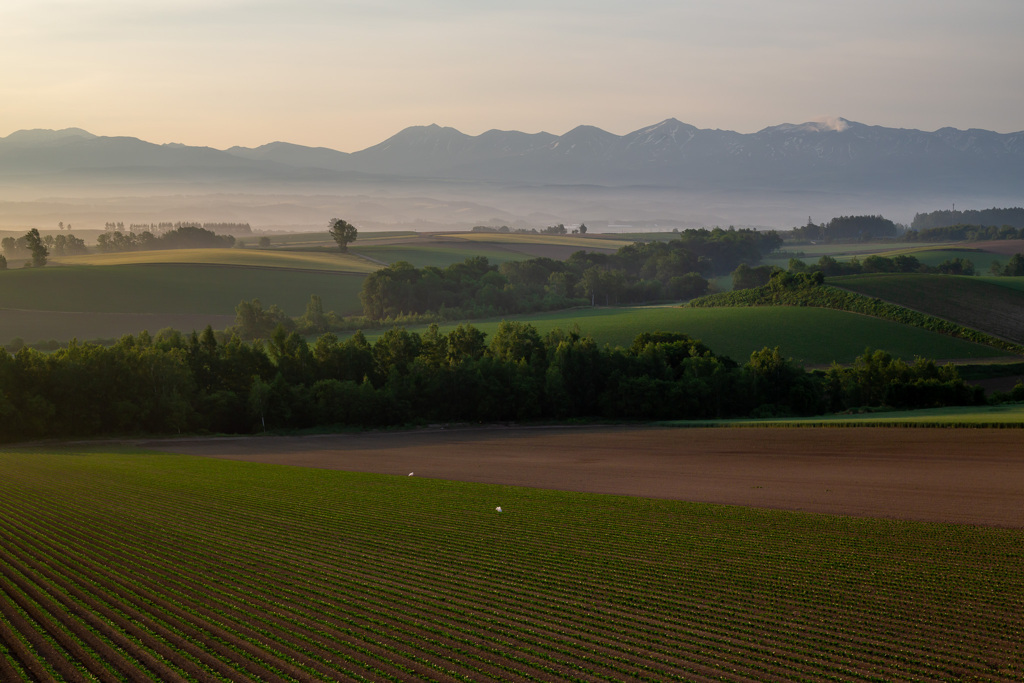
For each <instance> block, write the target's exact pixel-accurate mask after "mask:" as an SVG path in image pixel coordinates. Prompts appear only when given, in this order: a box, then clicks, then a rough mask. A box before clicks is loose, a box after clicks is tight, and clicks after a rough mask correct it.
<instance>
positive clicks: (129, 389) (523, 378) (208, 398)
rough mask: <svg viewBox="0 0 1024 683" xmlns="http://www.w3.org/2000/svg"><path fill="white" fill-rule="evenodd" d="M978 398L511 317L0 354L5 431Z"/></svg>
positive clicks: (337, 423) (603, 414) (950, 378)
mask: <svg viewBox="0 0 1024 683" xmlns="http://www.w3.org/2000/svg"><path fill="white" fill-rule="evenodd" d="M982 402H984V396H983V392H982V390H981V389H980V388H978V387H971V386H968V385H967V384H965V383H964V381H963V380H962V379H961V378H960V377H959V375H958V373H957V370H956V369H955V368H954V367H953V366H952V365H947V366H943V367H938V366H936V364H935V363H934V362H931V361H926V360H920V359H919V360H918V361H916V362H915V363H914V364H912V365H908V364H907V363H906V362H904V361H902V360H899V359H894V358H893V357H892V356H891V355H889V354H887V353H885V352H883V351H877V352H873V353H866V354H865V355H864V356H862V357H861V358H859V359H858V361H857V362H856V363H855V364H854V365H853V366H852V367H848V368H842V367H839V366H833V367H832V368H831V369H830V370H828V371H827V372H815V373H809V372H806V371H805V370H804V369H803V368H801V367H800V366H798V365H796V364H795V363H794V362H792V361H789V360H787V359H785V358H784V357H782V355H781V354H780V353H779V350H778V348H775V349H768V348H765V349H762V350H761V351H757V352H754V353H753V354H751V356H750V358H749V360H747V362H745V363H744V364H743V365H739V364H737V363H736V362H734V361H732V360H731V359H729V358H726V357H723V356H719V355H717V354H715V353H714V352H713V351H711V349H709V348H708V347H706V346H705V345H704V344H702V343H700V342H699V341H697V340H694V339H692V338H690V337H688V336H687V335H685V334H672V333H658V332H653V333H643V334H640V335H638V336H637V337H636V339H635V340H634V342H633V344H632V345H631V346H630V347H629V348H621V347H619V348H614V349H612V348H609V347H603V348H601V347H598V345H597V344H596V343H595V342H594V341H593V339H590V338H588V337H583V336H581V335H579V334H578V333H575V332H568V333H567V332H564V331H561V330H554V331H552V332H550V333H548V334H547V335H546V336H545V337H544V338H541V336H540V334H539V333H538V332H537V330H536V328H534V327H533V326H532V325H527V324H524V323H520V322H504V323H502V324H501V325H500V326H499V327H498V329H497V331H496V332H495V333H494V335H493V337H492V338H491V339H490V341H489V342H488V341H487V340H486V335H485V334H484V333H483V332H481V331H480V330H478V329H476V328H474V327H472V326H462V325H460V326H459V327H457V328H455V329H454V330H452V331H450V332H449V333H447V334H441V333H440V332H439V331H438V329H437V328H436V327H432V328H431V329H430V330H428V332H427V333H426V334H424V335H419V334H416V333H412V332H409V331H407V330H404V329H392V330H389V331H387V332H386V333H384V334H383V335H382V336H381V337H380V338H379V339H378V340H377V341H376V342H375V343H374V344H373V345H372V346H371V345H370V344H369V343H368V342H367V341H366V339H365V337H364V336H363V335H362V334H361V333H357V334H356V335H354V336H353V337H352V338H350V339H348V340H346V341H344V342H340V341H339V340H338V339H337V337H335V336H334V335H333V334H325V335H323V336H321V337H320V338H319V339H318V340H317V341H316V343H315V344H314V345H312V346H311V345H309V344H308V343H307V342H306V341H305V340H304V338H303V337H302V336H300V335H299V334H298V333H295V332H292V333H288V332H287V331H286V330H285V329H284V327H278V329H277V330H276V331H275V332H274V334H273V335H272V336H271V338H270V339H269V340H267V341H266V342H262V341H257V342H254V343H252V344H246V343H243V342H241V341H240V340H239V339H238V338H237V337H233V338H232V339H231V340H230V341H228V342H227V343H219V342H218V341H217V337H216V335H215V334H214V333H213V330H212V329H211V328H209V327H208V328H206V330H205V331H204V332H203V333H202V334H196V333H193V334H192V335H190V336H182V335H181V334H180V333H177V332H173V331H167V332H165V333H162V334H159V335H158V336H157V337H156V338H152V337H151V336H149V335H148V334H142V335H139V336H126V337H124V338H122V339H121V340H120V341H119V342H118V343H117V344H115V345H114V346H112V347H101V346H97V345H92V344H76V343H73V344H71V345H69V346H68V347H67V348H63V349H60V350H58V351H56V352H54V353H52V354H44V353H41V352H38V351H35V350H33V349H31V348H22V349H21V350H20V351H18V352H17V354H15V355H14V356H11V355H10V354H8V353H5V352H4V353H0V437H2V438H4V439H19V438H21V439H29V438H39V437H77V436H92V435H117V434H168V433H185V432H188V433H197V432H214V433H252V432H257V431H264V430H275V429H276V430H281V429H306V428H334V427H343V426H355V427H379V426H391V425H409V424H418V423H434V422H494V421H509V420H514V421H530V420H534V421H535V420H548V421H557V420H576V419H613V420H649V419H689V418H717V417H741V416H751V417H767V416H773V415H812V414H818V413H822V412H828V411H837V410H843V409H847V408H850V407H860V406H881V405H888V406H893V407H896V408H913V407H931V406H943V405H971V404H977V403H982Z"/></svg>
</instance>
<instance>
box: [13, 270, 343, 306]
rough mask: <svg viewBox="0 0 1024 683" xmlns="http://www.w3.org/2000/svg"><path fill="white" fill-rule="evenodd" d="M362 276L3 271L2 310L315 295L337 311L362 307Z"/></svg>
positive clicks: (297, 301) (293, 300) (285, 301)
mask: <svg viewBox="0 0 1024 683" xmlns="http://www.w3.org/2000/svg"><path fill="white" fill-rule="evenodd" d="M362 281H363V276H362V275H355V274H348V273H339V272H330V271H291V270H287V269H282V268H237V267H231V266H215V265H213V266H204V265H170V264H167V265H127V266H80V267H65V268H42V269H33V268H26V269H22V270H12V271H8V272H6V273H3V274H0V285H2V287H0V308H10V309H30V310H43V311H90V312H98V313H176V314H184V313H213V314H233V313H234V310H235V306H236V305H238V302H239V301H242V300H243V299H246V300H248V299H253V298H258V299H260V300H261V301H262V302H263V303H264V305H268V306H269V305H270V304H277V305H279V306H281V307H282V308H283V309H284V310H285V311H286V312H288V313H289V314H290V315H301V314H302V313H303V312H304V311H305V309H306V303H308V302H309V297H310V295H312V294H317V295H319V296H320V297H321V298H322V299H323V301H324V307H325V308H326V309H328V310H335V311H338V312H339V313H343V312H344V313H348V312H353V311H359V310H361V307H360V306H359V304H358V301H359V289H360V287H361V286H362Z"/></svg>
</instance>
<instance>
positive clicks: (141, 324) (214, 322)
mask: <svg viewBox="0 0 1024 683" xmlns="http://www.w3.org/2000/svg"><path fill="white" fill-rule="evenodd" d="M234 323H235V316H234V314H231V315H216V314H212V313H207V314H202V313H78V312H66V311H12V310H3V309H0V344H8V343H10V342H11V341H12V340H14V339H21V340H22V341H23V342H25V343H28V344H36V343H38V342H48V341H51V340H52V341H56V342H58V343H64V342H67V341H69V340H71V339H73V338H74V339H78V340H79V341H94V340H97V339H98V340H107V339H117V338H118V337H121V336H123V335H126V334H138V333H139V332H142V331H143V330H145V331H147V332H149V333H150V334H156V333H157V332H158V331H159V330H162V329H165V328H168V327H170V328H171V329H175V330H178V331H180V332H183V333H185V334H188V333H190V332H192V331H193V330H196V331H202V330H203V329H204V328H205V327H206V326H207V325H209V326H211V327H212V328H213V329H215V330H223V329H224V328H226V327H228V326H229V325H233V324H234Z"/></svg>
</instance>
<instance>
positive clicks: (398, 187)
mask: <svg viewBox="0 0 1024 683" xmlns="http://www.w3.org/2000/svg"><path fill="white" fill-rule="evenodd" d="M953 203H955V204H956V205H957V207H959V208H962V209H967V208H978V209H981V208H989V207H993V206H1011V205H1015V203H1019V199H1016V200H1014V199H1013V198H1006V197H998V196H988V197H985V196H973V197H966V196H955V197H954V196H946V195H928V194H925V193H921V194H917V195H915V196H908V195H906V194H884V193H871V194H853V193H844V192H842V191H817V192H799V191H791V192H778V191H758V190H742V191H740V190H737V191H700V192H696V191H687V190H685V189H683V190H680V189H676V188H657V187H601V186H558V185H538V186H529V185H509V184H497V183H493V184H490V183H479V184H470V183H465V182H455V181H452V182H445V181H434V182H431V181H404V182H403V181H394V180H388V181H386V182H381V183H374V182H372V181H367V180H365V179H358V180H355V181H352V182H337V183H332V184H326V183H322V184H317V185H309V186H303V187H295V186H242V185H238V184H235V185H216V186H214V185H209V184H205V183H201V182H197V183H180V182H179V183H175V184H173V185H168V186H155V185H153V184H148V183H147V184H141V185H134V184H130V183H121V184H112V183H107V184H104V185H102V186H87V185H83V184H81V183H72V182H67V183H48V184H47V186H45V187H35V186H33V185H31V184H29V183H24V182H22V183H17V184H14V183H9V182H6V183H4V184H3V185H0V230H23V229H29V228H33V227H36V228H40V229H54V228H56V227H57V224H58V222H63V223H64V224H68V223H70V224H71V225H72V226H74V228H76V229H102V228H103V225H104V224H105V223H107V222H122V223H124V224H126V225H128V224H130V223H156V222H175V221H198V222H243V223H249V224H250V225H251V226H252V228H253V229H254V230H260V231H310V230H320V229H326V225H327V221H328V220H329V219H330V218H332V217H335V216H337V217H343V218H345V219H346V220H348V221H349V222H351V223H353V224H355V225H356V226H357V227H358V228H359V229H361V230H365V231H380V230H416V231H421V232H430V231H438V230H468V229H470V228H472V227H473V226H475V225H489V226H495V227H497V226H501V225H508V226H510V227H512V228H538V229H540V228H543V227H545V226H548V225H554V224H557V223H563V224H565V225H567V226H571V225H576V224H578V223H580V222H584V223H586V224H587V227H588V228H589V229H590V230H591V231H593V232H606V231H612V232H629V231H641V230H644V231H646V230H672V229H673V228H680V229H683V228H692V227H705V226H706V227H711V226H715V225H719V226H722V227H726V226H729V225H734V226H736V227H755V228H762V229H770V228H778V229H787V228H791V227H793V226H796V225H804V224H805V223H806V222H807V219H808V217H810V218H812V219H813V220H814V221H815V222H816V223H821V222H825V221H828V220H829V219H831V218H833V217H835V216H843V215H865V214H867V215H875V214H880V215H883V216H885V217H886V218H889V219H891V220H894V221H896V222H897V223H907V224H908V223H910V221H911V220H912V219H913V217H914V214H915V213H918V212H926V211H934V210H936V209H945V208H951V206H952V204H953Z"/></svg>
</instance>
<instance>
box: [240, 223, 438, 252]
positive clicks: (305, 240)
mask: <svg viewBox="0 0 1024 683" xmlns="http://www.w3.org/2000/svg"><path fill="white" fill-rule="evenodd" d="M418 235H419V233H416V232H412V231H411V230H395V231H394V232H383V231H376V232H364V231H362V230H360V231H359V237H358V239H357V240H356V241H355V242H353V243H352V246H353V247H355V246H357V245H360V244H366V243H367V242H379V241H391V240H394V239H407V238H410V237H411V238H415V237H418ZM260 237H263V235H253V236H252V237H249V236H247V237H245V238H243V239H244V240H245V241H246V244H248V245H255V244H256V243H257V241H258V240H259V238H260ZM266 237H269V238H270V245H271V247H272V248H278V247H285V248H288V247H300V248H302V247H331V248H334V249H337V247H338V245H337V243H335V241H334V240H333V239H332V238H331V236H330V234H329V233H328V232H327V228H326V227H324V229H323V230H321V231H317V232H286V233H278V234H274V235H266Z"/></svg>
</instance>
